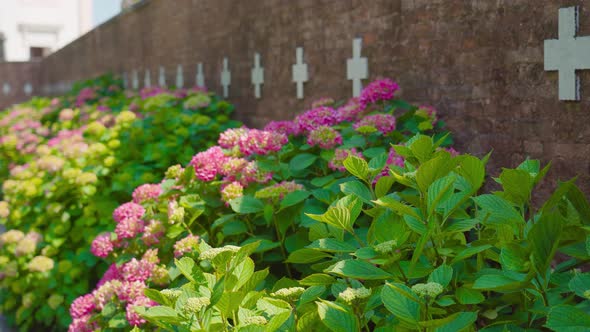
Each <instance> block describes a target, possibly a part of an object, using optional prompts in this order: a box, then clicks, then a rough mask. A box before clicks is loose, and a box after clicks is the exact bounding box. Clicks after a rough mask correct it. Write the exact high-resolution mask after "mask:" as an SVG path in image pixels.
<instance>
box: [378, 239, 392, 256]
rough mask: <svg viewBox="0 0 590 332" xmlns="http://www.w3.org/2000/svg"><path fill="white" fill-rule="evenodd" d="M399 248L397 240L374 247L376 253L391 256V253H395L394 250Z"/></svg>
mask: <svg viewBox="0 0 590 332" xmlns="http://www.w3.org/2000/svg"><path fill="white" fill-rule="evenodd" d="M395 247H397V241H396V240H390V241H386V242H383V243H379V244H377V245H375V246H374V248H375V251H376V252H378V253H380V254H389V253H391V252H393V249H394V248H395Z"/></svg>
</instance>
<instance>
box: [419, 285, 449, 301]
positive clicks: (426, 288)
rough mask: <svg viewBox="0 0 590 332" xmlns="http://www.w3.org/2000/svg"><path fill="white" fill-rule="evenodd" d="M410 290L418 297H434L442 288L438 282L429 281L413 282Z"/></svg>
mask: <svg viewBox="0 0 590 332" xmlns="http://www.w3.org/2000/svg"><path fill="white" fill-rule="evenodd" d="M412 291H413V292H414V293H416V294H417V295H418V296H420V297H423V298H428V299H434V298H436V297H437V296H438V295H440V294H441V293H442V292H443V291H444V288H443V286H442V285H441V284H439V283H438V282H429V283H426V284H415V285H414V286H412Z"/></svg>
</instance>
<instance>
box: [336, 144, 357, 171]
mask: <svg viewBox="0 0 590 332" xmlns="http://www.w3.org/2000/svg"><path fill="white" fill-rule="evenodd" d="M348 156H356V157H359V158H362V157H363V155H362V154H361V153H360V152H358V151H357V150H356V149H355V148H352V149H336V150H334V157H332V159H330V161H329V162H328V167H329V168H330V169H332V170H335V171H340V172H344V171H346V167H344V160H345V159H346V158H348Z"/></svg>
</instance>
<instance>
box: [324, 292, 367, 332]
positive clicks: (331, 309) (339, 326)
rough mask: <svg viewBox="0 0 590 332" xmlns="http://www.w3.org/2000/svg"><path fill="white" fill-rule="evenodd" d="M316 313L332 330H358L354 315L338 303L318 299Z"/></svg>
mask: <svg viewBox="0 0 590 332" xmlns="http://www.w3.org/2000/svg"><path fill="white" fill-rule="evenodd" d="M316 304H317V306H318V315H319V316H320V320H321V321H322V323H324V325H325V326H326V327H327V328H329V329H330V330H331V331H333V332H350V331H359V328H360V326H359V321H358V318H357V317H356V315H354V313H352V312H351V311H350V310H349V309H348V308H346V307H344V306H343V305H341V304H339V303H334V302H329V301H324V300H321V301H318V302H316Z"/></svg>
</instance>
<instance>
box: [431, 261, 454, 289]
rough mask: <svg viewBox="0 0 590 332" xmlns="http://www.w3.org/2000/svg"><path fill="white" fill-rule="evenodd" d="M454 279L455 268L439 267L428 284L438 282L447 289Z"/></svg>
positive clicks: (433, 272)
mask: <svg viewBox="0 0 590 332" xmlns="http://www.w3.org/2000/svg"><path fill="white" fill-rule="evenodd" d="M452 279H453V268H452V267H451V266H449V265H441V266H439V267H437V268H436V269H435V270H434V271H432V273H431V274H430V276H429V277H428V282H436V283H439V284H441V285H442V286H443V287H444V288H446V287H447V286H448V285H449V283H450V282H451V280H452Z"/></svg>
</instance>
